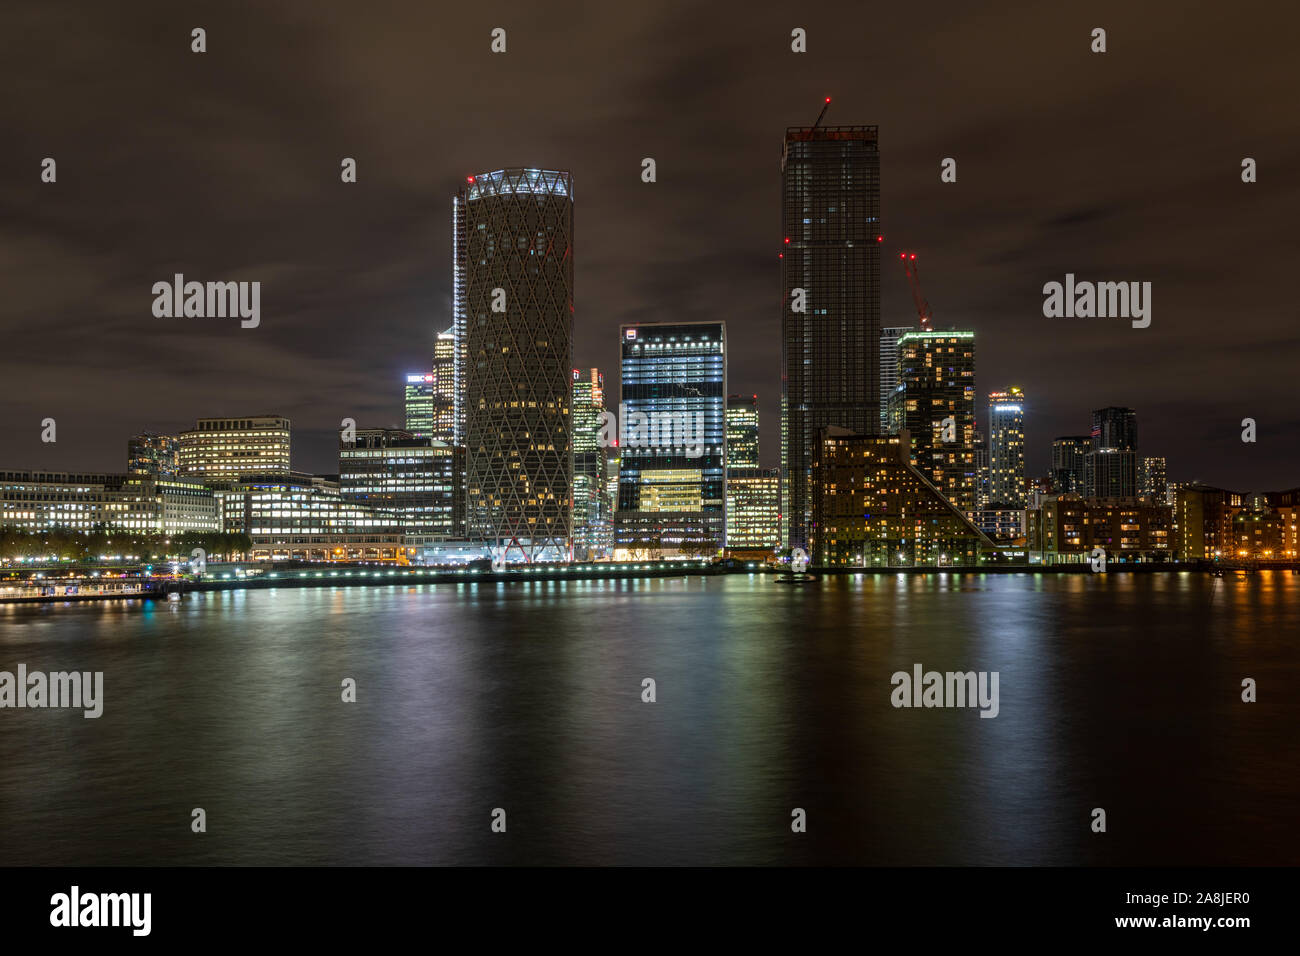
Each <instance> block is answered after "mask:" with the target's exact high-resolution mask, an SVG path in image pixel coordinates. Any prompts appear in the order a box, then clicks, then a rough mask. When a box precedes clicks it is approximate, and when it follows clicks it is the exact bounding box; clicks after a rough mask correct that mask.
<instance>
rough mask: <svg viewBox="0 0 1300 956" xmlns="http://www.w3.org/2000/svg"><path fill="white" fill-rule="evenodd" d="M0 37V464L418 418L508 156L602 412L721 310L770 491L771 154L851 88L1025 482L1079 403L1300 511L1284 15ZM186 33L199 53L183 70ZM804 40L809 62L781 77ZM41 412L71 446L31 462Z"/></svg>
mask: <svg viewBox="0 0 1300 956" xmlns="http://www.w3.org/2000/svg"><path fill="white" fill-rule="evenodd" d="M2 16H3V22H0V37H2V38H3V39H0V44H3V49H2V50H0V52H2V53H3V57H0V62H2V63H3V66H0V75H3V77H4V79H5V89H6V97H5V98H4V99H3V100H2V101H0V125H2V128H3V129H4V130H5V146H4V148H3V150H0V276H2V277H3V289H4V292H3V297H2V298H0V343H2V345H0V381H2V382H3V388H2V389H0V441H3V445H4V448H5V452H4V455H3V462H0V464H3V465H4V466H9V467H50V468H78V469H118V468H121V467H123V448H124V443H125V439H126V437H127V435H128V434H129V433H130V432H132V431H133V430H135V429H138V428H141V427H145V426H150V427H154V428H166V429H178V428H180V427H183V426H184V425H186V424H187V423H189V422H191V421H192V420H193V419H194V418H195V417H197V416H200V415H211V414H225V413H243V412H258V411H270V410H274V411H278V412H281V413H283V414H286V415H289V416H290V417H291V418H292V419H293V420H294V425H295V464H296V466H297V467H301V468H306V469H311V470H317V471H323V472H331V471H333V470H334V469H335V467H336V461H335V458H334V454H333V448H332V442H331V440H330V435H331V429H333V428H334V427H336V426H337V423H338V422H339V420H340V419H341V418H343V417H353V418H356V419H357V420H358V421H359V422H361V423H363V424H369V423H376V424H387V423H393V422H397V421H399V420H400V418H401V407H400V403H401V398H400V395H401V389H400V376H401V374H402V373H403V372H405V371H407V370H410V369H416V368H419V367H421V366H423V365H424V364H425V363H426V362H427V361H428V358H429V355H430V352H431V350H432V343H433V338H434V336H435V334H436V333H437V332H438V331H439V330H441V329H442V328H445V327H446V326H447V325H448V324H449V321H450V318H449V316H450V261H451V244H450V233H451V227H450V211H451V195H452V193H453V191H454V190H455V188H456V186H457V184H458V183H459V182H461V181H462V180H463V177H464V176H465V175H467V174H469V173H473V172H479V171H483V170H486V169H491V168H499V167H501V166H508V165H534V166H555V167H559V168H566V169H570V170H572V171H573V173H574V176H575V181H576V197H577V208H576V228H577V240H576V246H575V254H576V264H577V279H576V281H577V289H576V305H577V309H576V322H577V331H576V342H575V349H574V361H575V364H577V365H582V366H589V365H595V366H599V367H601V368H602V369H604V370H605V371H606V375H607V380H608V381H609V382H611V383H613V382H615V381H616V380H617V371H616V366H615V363H616V361H617V355H618V352H617V348H618V346H617V327H618V325H619V324H620V323H623V322H632V321H647V320H655V319H682V318H687V319H706V318H708V319H715V318H721V319H725V320H726V322H727V324H728V331H729V336H730V345H731V357H730V384H731V387H732V390H734V391H738V392H747V393H748V392H756V393H758V394H759V396H760V398H761V402H762V405H761V408H762V413H763V416H764V427H763V442H764V455H763V457H764V459H765V460H766V461H767V462H768V463H770V464H774V463H775V462H776V459H777V457H778V447H777V440H778V435H779V430H778V420H777V409H778V400H779V390H780V368H779V362H780V341H779V332H780V319H779V308H780V299H779V296H780V290H779V287H778V282H779V279H778V274H777V265H776V251H777V250H776V245H777V244H778V242H779V237H778V232H779V225H778V223H779V180H778V173H777V161H778V158H779V154H780V143H781V136H782V132H783V130H784V128H785V127H786V126H789V125H804V124H807V123H809V122H811V120H812V119H813V118H814V117H815V116H816V113H817V110H818V109H819V108H820V106H821V101H822V98H823V97H824V96H826V95H831V96H833V97H834V102H833V103H832V106H831V112H830V113H829V115H828V120H827V121H828V122H831V123H843V124H877V125H878V126H879V127H880V136H881V147H882V181H883V187H884V189H883V201H882V204H883V215H884V227H885V228H884V232H885V236H886V247H887V250H895V251H896V250H898V249H901V248H910V249H913V250H915V251H917V252H918V253H919V254H920V255H921V256H922V262H923V265H922V276H923V279H924V282H925V291H926V296H927V298H928V299H929V300H930V302H931V304H932V305H933V307H934V310H935V318H936V322H937V323H938V324H939V325H940V326H944V325H948V324H954V325H961V326H970V327H973V328H974V329H975V330H976V332H977V336H978V367H979V382H978V384H979V388H980V392H981V394H982V395H983V394H987V392H988V391H990V390H992V389H994V388H998V387H1002V386H1004V385H1007V384H1012V383H1014V384H1019V385H1021V386H1022V387H1023V388H1025V390H1026V391H1027V393H1028V395H1029V398H1030V417H1029V422H1028V427H1029V439H1030V469H1031V471H1033V472H1041V471H1042V470H1044V468H1045V467H1046V464H1047V446H1048V442H1049V441H1050V439H1051V438H1052V437H1053V436H1055V435H1058V434H1077V433H1080V432H1086V430H1087V427H1088V423H1089V411H1090V409H1092V408H1094V407H1099V406H1102V405H1108V404H1125V405H1132V406H1133V407H1135V408H1136V409H1137V410H1138V414H1139V425H1140V436H1141V444H1142V451H1144V452H1146V453H1148V454H1164V455H1165V456H1167V457H1168V458H1169V460H1170V471H1171V476H1172V477H1174V478H1175V479H1179V478H1190V477H1198V478H1202V479H1204V480H1209V481H1215V482H1218V483H1221V484H1226V485H1229V486H1233V487H1242V488H1248V487H1255V488H1259V487H1284V486H1290V485H1295V484H1300V451H1298V450H1297V445H1296V443H1295V442H1294V441H1292V440H1290V436H1291V435H1292V434H1294V431H1293V429H1292V424H1293V423H1291V422H1290V418H1291V417H1292V416H1291V411H1290V410H1291V409H1292V408H1293V407H1294V405H1295V387H1296V386H1295V382H1296V378H1295V376H1294V374H1293V372H1292V366H1293V365H1294V364H1295V359H1296V336H1295V334H1294V329H1295V327H1296V320H1297V314H1296V313H1297V306H1296V304H1295V299H1294V297H1293V296H1291V295H1290V294H1289V293H1287V292H1286V291H1285V289H1284V287H1283V283H1284V282H1285V281H1286V280H1287V278H1289V275H1290V273H1291V272H1293V271H1294V263H1295V261H1296V257H1297V252H1300V248H1298V247H1300V239H1298V238H1297V234H1296V232H1295V230H1294V222H1295V220H1296V217H1297V214H1298V213H1300V202H1298V198H1300V196H1298V191H1297V185H1296V183H1297V177H1300V144H1298V143H1297V139H1296V135H1295V129H1294V127H1295V119H1294V104H1293V101H1294V93H1295V81H1294V76H1293V66H1292V65H1291V64H1292V57H1291V51H1290V49H1289V43H1290V37H1292V36H1294V34H1295V26H1296V25H1297V24H1296V15H1295V14H1294V13H1293V12H1291V11H1289V10H1281V9H1279V10H1277V11H1276V12H1274V13H1270V14H1267V15H1264V14H1261V15H1258V16H1252V17H1242V16H1240V14H1239V13H1238V12H1234V11H1233V10H1232V9H1230V8H1228V7H1225V6H1224V5H1222V4H1218V3H1195V2H1194V3H1172V2H1170V3H1159V4H1143V5H1141V6H1140V7H1139V8H1135V5H1132V4H1122V3H1098V4H1089V5H1088V6H1087V8H1086V9H1074V8H1070V7H1063V6H1061V5H1055V4H1053V5H1041V6H1039V5H1029V4H1007V5H1003V6H1002V8H1001V9H1000V10H997V11H992V10H988V9H985V8H984V7H982V6H979V7H975V6H972V5H968V4H960V3H956V2H951V3H936V4H931V5H927V6H926V7H925V8H924V9H919V8H916V7H914V6H913V7H903V8H898V7H892V8H887V9H880V8H879V6H878V5H875V6H873V5H868V4H861V3H847V2H845V3H820V4H808V5H804V6H801V7H797V8H793V9H791V8H780V7H773V8H771V9H762V8H755V6H754V5H748V4H746V5H742V4H726V3H723V4H707V5H704V4H688V3H676V4H669V5H662V4H661V5H651V6H648V7H644V8H642V7H637V6H634V5H629V4H607V5H591V4H583V5H579V4H536V3H530V4H523V3H506V4H494V5H491V6H483V5H461V6H458V7H447V6H445V5H441V4H422V3H393V2H388V3H386V2H368V3H365V4H349V3H343V2H337V0H335V2H323V3H309V2H306V0H300V2H288V0H284V2H263V3H257V4H252V3H246V4H240V3H236V4H230V3H224V2H223V3H217V2H197V3H188V4H176V3H172V2H140V3H135V4H132V5H130V6H128V7H123V6H120V5H112V4H92V3H89V2H87V3H81V4H64V3H58V2H47V3H43V4H39V5H38V4H31V5H26V6H25V7H22V8H19V7H17V5H11V6H10V8H8V9H6V11H5V13H4V14H3V15H2ZM1284 21H1285V22H1284ZM195 26H204V27H205V28H206V29H207V31H208V46H209V52H208V53H206V54H203V55H196V54H192V53H190V52H189V35H190V30H191V29H192V28H193V27H195ZM496 26H502V27H505V28H506V30H507V35H508V44H509V52H508V53H507V54H505V55H504V56H494V55H492V54H491V53H490V52H489V50H488V40H489V31H490V30H491V29H492V28H493V27H496ZM795 26H802V27H804V28H806V29H807V30H808V37H809V52H808V53H807V54H804V55H795V54H792V53H790V52H789V35H790V30H791V29H792V28H793V27H795ZM1095 26H1104V27H1105V28H1106V29H1107V31H1108V45H1109V50H1110V52H1108V53H1107V54H1105V55H1100V56H1099V55H1094V54H1091V53H1090V52H1089V49H1088V46H1089V34H1090V31H1091V30H1092V28H1093V27H1095ZM45 156H54V157H55V158H56V159H57V160H58V163H59V182H58V183H57V184H56V185H53V186H43V185H41V184H40V183H39V181H38V171H39V163H40V160H41V159H42V158H43V157H45ZM344 156H352V157H355V158H356V159H357V161H358V167H359V182H358V183H357V184H356V185H355V186H344V185H343V184H342V183H340V182H339V175H338V174H339V163H340V160H341V159H342V158H343V157H344ZM646 156H651V157H654V158H655V159H656V161H657V163H658V172H659V181H658V182H657V183H655V184H654V185H646V184H644V183H642V182H641V181H640V176H639V173H640V163H641V160H642V158H643V157H646ZM945 156H952V157H955V158H956V159H957V160H958V182H957V183H956V184H954V185H945V184H942V183H940V181H939V161H940V160H941V159H942V158H943V157H945ZM1244 156H1253V157H1255V158H1256V159H1257V160H1258V161H1259V165H1260V181H1259V182H1258V183H1257V184H1255V185H1250V186H1248V185H1245V184H1242V183H1241V182H1240V177H1239V168H1240V162H1241V159H1242V157H1244ZM895 267H896V262H891V261H890V255H888V254H886V256H885V258H884V262H883V264H882V268H883V270H884V275H883V280H884V286H883V290H882V294H883V315H882V319H883V321H884V324H886V325H892V324H905V323H907V322H908V321H910V319H911V317H912V308H911V300H910V296H909V294H908V292H907V289H906V285H905V283H904V280H903V276H902V273H901V270H897V269H896V268H895ZM175 272H182V273H184V274H185V275H186V276H187V277H190V278H197V279H201V280H206V279H245V280H254V279H256V280H259V281H261V282H262V283H263V321H262V327H261V328H259V329H256V330H247V331H246V330H241V329H240V328H239V327H238V323H237V322H225V323H222V322H221V321H220V320H210V319H208V320H196V319H190V320H184V319H163V320H160V319H155V318H153V316H152V314H151V311H150V306H151V303H152V296H151V294H150V287H151V286H152V284H153V283H154V282H155V281H158V280H160V279H168V278H170V276H171V275H172V274H173V273H175ZM1066 272H1074V273H1075V274H1076V275H1078V276H1079V277H1080V278H1094V279H1107V280H1121V279H1127V280H1136V281H1150V282H1152V283H1153V286H1154V290H1153V299H1154V317H1153V322H1152V325H1151V327H1150V328H1148V329H1144V330H1135V329H1131V328H1129V327H1128V325H1127V323H1125V322H1123V321H1118V320H1099V319H1094V320H1066V319H1059V320H1053V319H1045V318H1043V316H1042V313H1041V305H1042V293H1041V289H1042V285H1043V283H1045V282H1047V281H1052V280H1058V281H1059V280H1060V279H1061V278H1062V276H1064V274H1065V273H1066ZM46 416H53V417H55V418H56V419H58V421H59V442H58V443H57V445H44V444H42V443H41V442H40V437H39V435H40V428H39V423H40V420H41V419H42V418H44V417H46ZM1246 416H1251V417H1255V418H1257V419H1258V420H1259V422H1260V441H1259V443H1258V444H1257V445H1254V446H1247V445H1243V444H1242V443H1241V442H1240V440H1239V433H1240V427H1239V422H1240V420H1241V418H1242V417H1246Z"/></svg>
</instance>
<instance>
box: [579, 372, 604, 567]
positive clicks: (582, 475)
mask: <svg viewBox="0 0 1300 956" xmlns="http://www.w3.org/2000/svg"><path fill="white" fill-rule="evenodd" d="M572 374H573V557H574V560H575V561H594V560H598V559H600V558H604V557H608V556H609V554H610V552H611V551H612V550H613V544H614V520H613V519H614V515H613V507H612V502H611V499H610V498H609V496H608V489H609V451H610V449H609V447H608V446H607V445H606V444H605V443H604V442H603V441H602V440H601V425H602V424H603V418H602V416H603V415H604V412H605V376H603V375H602V374H601V373H600V370H599V369H594V368H592V369H585V370H583V369H576V368H575V369H574V370H573V373H572Z"/></svg>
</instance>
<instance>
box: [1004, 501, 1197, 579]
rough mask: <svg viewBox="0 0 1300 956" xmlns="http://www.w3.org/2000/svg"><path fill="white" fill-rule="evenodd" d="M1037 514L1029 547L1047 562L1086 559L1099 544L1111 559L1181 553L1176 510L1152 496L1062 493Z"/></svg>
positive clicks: (1155, 557)
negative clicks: (1103, 496) (1153, 499)
mask: <svg viewBox="0 0 1300 956" xmlns="http://www.w3.org/2000/svg"><path fill="white" fill-rule="evenodd" d="M1032 517H1033V519H1034V520H1033V521H1032V522H1031V524H1032V525H1033V533H1032V535H1031V540H1030V547H1031V549H1033V550H1035V551H1037V552H1038V554H1039V557H1040V559H1041V561H1042V563H1044V564H1073V563H1082V562H1087V561H1089V560H1090V558H1091V555H1092V553H1093V550H1094V549H1096V548H1101V549H1102V550H1104V551H1105V552H1106V560H1107V562H1108V563H1109V562H1112V561H1118V562H1151V561H1157V562H1163V561H1172V560H1174V559H1175V556H1176V552H1177V542H1176V541H1175V536H1174V530H1173V528H1174V521H1173V509H1171V508H1170V507H1169V506H1168V505H1166V504H1163V503H1156V502H1152V501H1151V500H1149V499H1147V498H1142V497H1137V496H1132V497H1128V498H1081V497H1079V496H1078V495H1062V496H1060V497H1058V498H1051V499H1048V500H1047V501H1044V502H1043V504H1042V507H1041V508H1040V509H1039V510H1038V511H1037V512H1036V513H1034V514H1033V515H1032Z"/></svg>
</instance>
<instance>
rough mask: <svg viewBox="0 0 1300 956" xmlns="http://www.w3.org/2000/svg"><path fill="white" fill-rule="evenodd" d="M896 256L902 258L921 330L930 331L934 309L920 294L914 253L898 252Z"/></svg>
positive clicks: (918, 274) (919, 276)
mask: <svg viewBox="0 0 1300 956" xmlns="http://www.w3.org/2000/svg"><path fill="white" fill-rule="evenodd" d="M898 258H900V259H902V260H903V271H904V272H905V273H907V284H908V285H909V286H911V288H912V301H913V302H915V303H916V315H917V317H918V318H919V319H920V320H921V331H922V332H929V331H931V329H930V319H932V318H933V317H934V311H933V310H932V309H931V308H930V303H929V302H927V301H925V296H923V295H922V294H921V275H920V273H918V272H917V271H916V253H915V252H900V253H899V254H898Z"/></svg>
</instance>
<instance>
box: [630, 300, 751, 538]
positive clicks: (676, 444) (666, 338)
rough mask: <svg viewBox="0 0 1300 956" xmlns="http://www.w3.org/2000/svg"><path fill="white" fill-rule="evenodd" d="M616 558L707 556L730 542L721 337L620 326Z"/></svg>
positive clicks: (709, 325)
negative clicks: (620, 362)
mask: <svg viewBox="0 0 1300 956" xmlns="http://www.w3.org/2000/svg"><path fill="white" fill-rule="evenodd" d="M622 343H623V367H622V380H623V400H622V402H621V404H620V415H619V429H620V432H621V434H620V436H619V453H620V455H621V460H620V464H619V485H618V513H617V517H616V529H615V535H616V551H615V554H616V556H617V557H620V558H637V557H651V558H654V557H663V556H667V555H670V554H674V553H676V554H687V555H694V554H709V553H712V552H714V551H716V550H717V549H718V548H721V547H722V546H723V543H724V540H725V535H726V521H725V510H726V402H727V359H726V329H725V326H724V325H723V324H722V323H721V322H663V323H650V324H642V325H625V326H623V327H622Z"/></svg>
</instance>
